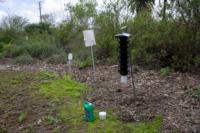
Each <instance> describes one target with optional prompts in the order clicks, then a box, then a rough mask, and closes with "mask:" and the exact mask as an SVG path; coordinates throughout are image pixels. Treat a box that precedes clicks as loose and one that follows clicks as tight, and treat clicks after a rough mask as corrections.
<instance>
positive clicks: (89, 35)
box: [83, 30, 96, 47]
mask: <svg viewBox="0 0 200 133" xmlns="http://www.w3.org/2000/svg"><path fill="white" fill-rule="evenodd" d="M83 36H84V41H85V46H86V47H90V46H93V45H96V41H95V35H94V30H85V31H83Z"/></svg>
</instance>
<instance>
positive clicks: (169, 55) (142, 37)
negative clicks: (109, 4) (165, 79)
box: [128, 13, 200, 71]
mask: <svg viewBox="0 0 200 133" xmlns="http://www.w3.org/2000/svg"><path fill="white" fill-rule="evenodd" d="M128 25H129V27H130V28H129V31H130V33H131V34H132V37H131V39H130V41H131V45H132V46H133V47H134V55H133V59H134V60H135V62H140V61H143V62H145V63H149V64H150V63H151V64H159V65H160V66H161V67H167V66H170V67H172V68H174V69H175V70H182V71H185V70H189V69H190V68H191V66H194V65H196V66H198V64H199V59H198V56H200V55H199V52H200V47H199V41H198V39H197V38H198V37H197V35H198V32H197V33H195V32H194V31H195V30H194V29H192V28H191V27H189V26H187V25H184V24H182V23H179V22H172V21H159V20H156V19H154V18H153V17H151V15H149V14H148V13H141V14H140V15H138V16H137V17H136V18H135V19H134V20H133V21H130V22H129V24H128ZM195 38H196V39H195ZM132 53H133V51H132Z"/></svg>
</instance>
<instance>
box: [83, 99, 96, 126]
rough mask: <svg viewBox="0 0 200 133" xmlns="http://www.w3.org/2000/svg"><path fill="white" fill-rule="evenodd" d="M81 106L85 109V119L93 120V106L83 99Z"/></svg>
mask: <svg viewBox="0 0 200 133" xmlns="http://www.w3.org/2000/svg"><path fill="white" fill-rule="evenodd" d="M83 106H84V109H85V120H86V121H88V122H92V121H94V108H93V105H92V103H90V102H87V101H85V102H84V105H83Z"/></svg>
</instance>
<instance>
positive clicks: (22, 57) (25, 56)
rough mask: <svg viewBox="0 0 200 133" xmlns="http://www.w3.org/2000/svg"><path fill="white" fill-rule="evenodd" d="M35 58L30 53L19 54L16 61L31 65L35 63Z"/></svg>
mask: <svg viewBox="0 0 200 133" xmlns="http://www.w3.org/2000/svg"><path fill="white" fill-rule="evenodd" d="M33 61H34V60H33V58H32V57H31V55H30V54H28V53H25V54H23V55H20V56H18V57H17V58H15V60H14V63H15V64H25V65H29V64H32V63H33Z"/></svg>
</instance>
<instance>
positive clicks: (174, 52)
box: [0, 0, 200, 71]
mask: <svg viewBox="0 0 200 133" xmlns="http://www.w3.org/2000/svg"><path fill="white" fill-rule="evenodd" d="M155 2H156V1H155V0H107V1H105V2H104V4H103V6H102V7H99V6H98V5H97V2H96V1H95V0H79V2H78V3H77V4H76V5H71V4H67V5H66V12H68V13H69V14H70V17H69V19H66V20H64V21H63V22H61V23H60V24H56V25H55V24H54V22H53V17H52V16H51V15H45V16H44V17H43V21H42V22H41V23H28V21H27V20H26V19H25V18H22V17H19V16H11V17H5V18H4V19H3V20H2V21H1V25H0V57H1V58H5V57H10V58H15V60H14V62H15V63H25V64H30V63H33V62H34V61H35V60H45V61H47V62H48V63H64V62H66V53H68V52H73V53H74V54H75V58H76V60H77V63H78V64H79V65H80V66H81V67H84V66H87V65H89V64H90V63H91V62H90V56H89V50H88V49H86V48H85V47H84V44H83V35H82V31H83V30H85V29H88V28H93V29H94V30H95V34H96V40H97V46H96V48H95V56H96V58H97V60H98V62H99V63H101V62H104V63H105V62H107V63H117V59H118V50H117V49H118V43H117V40H116V38H115V37H114V36H115V34H117V33H119V32H121V30H120V28H121V27H122V26H125V25H127V27H128V32H129V33H130V34H131V35H132V36H131V38H130V49H131V53H132V56H133V57H132V59H133V61H134V62H135V63H137V64H145V65H152V64H154V65H156V66H160V67H170V68H173V69H175V70H181V71H186V70H192V69H197V68H199V66H200V0H159V6H155V5H156V3H155Z"/></svg>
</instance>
